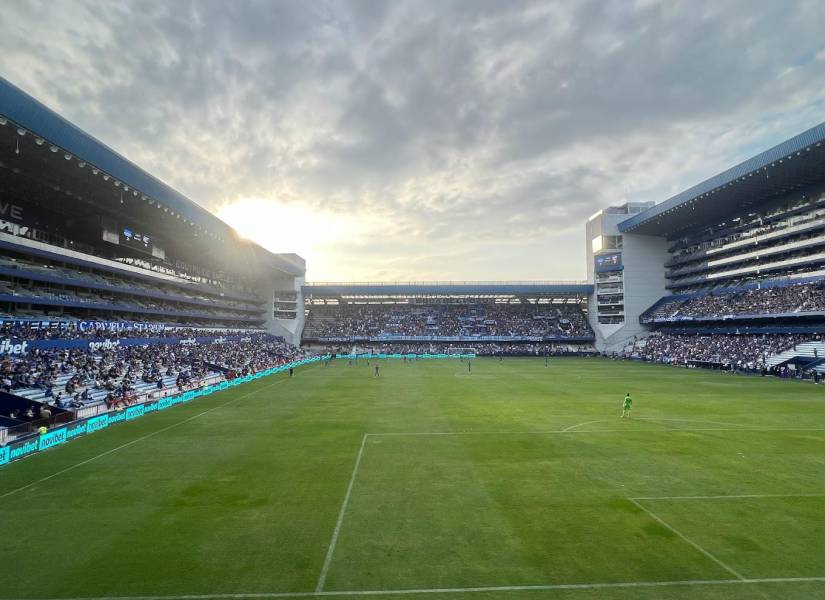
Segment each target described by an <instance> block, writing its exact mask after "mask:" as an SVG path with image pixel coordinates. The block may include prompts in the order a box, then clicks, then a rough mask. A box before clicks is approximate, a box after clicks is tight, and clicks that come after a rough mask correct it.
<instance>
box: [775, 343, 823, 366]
mask: <svg viewBox="0 0 825 600" xmlns="http://www.w3.org/2000/svg"><path fill="white" fill-rule="evenodd" d="M766 362H767V364H768V367H771V368H773V367H782V366H785V365H795V366H796V367H797V368H800V369H802V370H803V371H808V370H811V369H814V370H816V371H818V372H819V373H825V342H804V343H802V344H797V345H796V346H795V347H793V348H788V349H787V350H785V351H783V352H780V353H778V354H774V355H773V356H771V357H768V359H767V361H766Z"/></svg>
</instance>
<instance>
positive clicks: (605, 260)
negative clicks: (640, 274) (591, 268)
mask: <svg viewBox="0 0 825 600" xmlns="http://www.w3.org/2000/svg"><path fill="white" fill-rule="evenodd" d="M620 264H622V254H621V252H616V253H613V254H599V255H598V256H596V268H599V267H614V266H618V265H620Z"/></svg>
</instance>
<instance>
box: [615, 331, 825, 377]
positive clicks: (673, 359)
mask: <svg viewBox="0 0 825 600" xmlns="http://www.w3.org/2000/svg"><path fill="white" fill-rule="evenodd" d="M814 339H817V338H816V337H815V336H813V335H811V334H760V335H754V334H747V335H735V334H730V335H721V334H715V335H688V334H668V333H661V332H659V333H654V334H652V335H650V336H648V337H646V338H644V339H642V340H637V341H635V342H634V343H633V344H632V345H631V346H629V347H628V348H626V349H625V350H624V351H623V352H622V353H621V354H620V356H621V357H622V358H635V359H641V360H645V361H650V362H658V363H663V364H670V365H679V366H688V365H700V364H701V363H706V364H708V365H714V366H721V367H723V368H726V369H733V370H742V371H754V372H756V371H762V370H765V369H767V359H768V358H769V357H770V356H773V355H774V354H778V353H779V352H782V351H784V350H788V349H789V348H793V347H794V346H796V345H797V344H801V343H803V342H807V341H812V340H814Z"/></svg>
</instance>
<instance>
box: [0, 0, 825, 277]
mask: <svg viewBox="0 0 825 600" xmlns="http://www.w3.org/2000/svg"><path fill="white" fill-rule="evenodd" d="M823 23H825V2H822V1H821V0H811V1H806V0H798V1H795V0H788V1H786V2H776V1H774V0H730V1H725V0H713V1H707V2H706V1H703V0H684V1H683V0H666V1H663V2H658V1H655V0H635V1H634V0H615V1H611V0H597V1H589V0H568V1H565V2H552V1H543V2H531V1H522V0H465V1H449V0H409V1H408V0H387V1H384V2H382V1H377V0H360V1H356V0H351V1H323V0H318V1H313V2H297V1H293V0H290V1H283V2H280V1H279V2H275V1H267V2H252V1H249V2H247V1H241V0H232V1H227V2H216V1H212V0H198V1H195V2H189V1H185V0H169V1H166V2H155V1H145V0H135V1H132V2H119V1H116V0H99V1H96V0H89V1H85V2H74V1H69V0H60V1H59V2H55V1H53V0H45V1H28V0H15V1H13V2H12V1H7V2H4V3H3V6H2V11H0V31H2V32H3V35H2V36H0V75H2V76H3V77H5V78H7V79H9V80H10V81H11V82H12V83H14V84H15V85H18V86H19V87H21V88H22V89H24V90H25V91H27V92H28V93H30V94H32V95H33V96H35V97H36V98H38V99H39V100H41V101H42V102H44V103H46V104H47V105H48V106H49V107H51V108H53V109H54V110H56V111H57V112H59V113H60V114H62V115H63V116H65V117H66V118H68V119H69V120H71V121H72V122H74V123H75V124H77V125H78V126H79V127H81V128H82V129H84V130H86V131H88V132H89V133H91V134H92V135H94V136H96V137H97V138H99V139H100V140H102V141H103V142H105V143H106V144H108V145H109V146H111V147H112V148H114V149H116V150H117V151H119V152H120V153H122V154H123V155H125V156H126V157H127V158H129V159H130V160H132V161H133V162H135V163H137V164H138V165H140V166H141V167H143V168H144V169H146V170H147V171H149V172H150V173H152V174H153V175H155V176H157V177H159V178H160V179H162V180H163V181H165V182H167V183H169V184H170V185H171V186H173V187H174V188H176V189H177V190H179V191H181V192H182V193H184V194H186V195H187V196H188V197H190V198H191V199H192V200H194V201H196V202H198V203H199V204H201V205H202V206H204V207H205V208H207V209H208V210H210V211H212V212H214V213H215V214H217V215H219V216H221V217H222V218H223V219H225V220H226V221H227V222H228V223H230V225H232V226H233V227H235V228H236V229H237V230H238V231H239V233H241V234H242V235H244V236H246V237H249V238H250V239H253V240H255V241H256V242H258V243H260V244H261V245H263V246H264V247H266V248H268V249H269V250H272V251H274V252H297V253H299V254H301V255H302V256H304V257H305V258H306V260H307V271H308V272H307V278H308V280H311V281H378V280H380V281H388V280H393V281H408V280H453V281H460V280H559V279H583V278H584V276H585V272H586V266H585V247H586V246H585V239H584V237H585V236H584V224H585V221H586V220H587V218H588V217H589V216H590V215H591V214H593V213H594V212H596V211H597V210H598V209H599V208H602V207H605V206H610V205H615V204H620V203H623V202H625V201H627V200H632V201H644V200H654V201H656V202H660V201H662V200H665V199H666V198H668V197H670V196H672V195H673V194H675V193H678V192H679V191H681V190H683V189H685V188H687V187H690V186H691V185H693V184H695V183H698V182H700V181H702V180H703V179H706V178H708V177H710V176H712V175H714V174H716V173H718V172H719V171H721V170H724V169H725V168H728V167H730V166H732V165H734V164H736V163H738V162H740V161H742V160H744V159H746V158H748V157H750V156H752V155H753V154H756V153H758V152H760V151H762V150H764V149H767V148H768V147H770V146H773V145H775V144H777V143H779V142H781V141H783V140H785V139H787V138H788V137H791V136H793V135H795V134H797V133H800V132H801V131H804V130H805V129H808V128H809V127H812V126H814V125H816V124H818V123H819V122H821V121H823V120H825V35H823V29H822V24H823Z"/></svg>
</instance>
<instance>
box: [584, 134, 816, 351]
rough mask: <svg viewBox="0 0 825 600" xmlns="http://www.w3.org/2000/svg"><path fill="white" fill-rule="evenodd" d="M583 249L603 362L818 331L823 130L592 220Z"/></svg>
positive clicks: (587, 226) (606, 211) (590, 304)
mask: <svg viewBox="0 0 825 600" xmlns="http://www.w3.org/2000/svg"><path fill="white" fill-rule="evenodd" d="M586 244H587V270H588V280H589V282H591V283H592V284H593V286H594V293H593V296H592V297H591V299H590V302H589V307H590V311H589V314H590V322H591V324H592V326H593V330H594V333H595V336H596V345H597V348H599V350H602V351H606V352H619V351H622V350H623V349H624V348H626V347H628V344H632V343H634V341H635V340H638V339H639V338H643V337H644V336H646V335H648V334H650V333H651V332H659V333H666V334H678V335H690V334H695V335H700V334H705V335H707V334H714V333H715V334H734V335H735V334H744V333H758V334H766V335H767V334H776V333H794V332H798V333H808V334H813V333H817V332H821V331H825V329H823V325H825V312H823V303H822V302H820V301H819V300H818V299H819V298H821V297H822V290H821V285H822V281H823V278H825V123H823V124H820V125H817V126H816V127H813V128H811V129H809V130H807V131H805V132H803V133H801V134H799V135H797V136H795V137H793V138H791V139H789V140H787V141H785V142H783V143H781V144H779V145H777V146H774V147H773V148H770V149H769V150H766V151H765V152H762V153H760V154H758V155H756V156H754V157H753V158H750V159H748V160H746V161H744V162H742V163H741V164H738V165H736V166H734V167H732V168H730V169H728V170H726V171H724V172H722V173H719V174H718V175H716V176H714V177H711V178H710V179H708V180H706V181H703V182H701V183H699V184H697V185H695V186H693V187H691V188H689V189H687V190H685V191H684V192H682V193H680V194H677V195H676V196H673V197H672V198H669V199H667V200H665V201H664V202H661V203H659V204H655V205H654V204H653V203H648V204H641V203H636V204H634V203H628V204H625V205H622V206H616V207H610V208H606V209H604V210H601V211H599V212H598V213H596V214H595V215H593V216H592V217H591V218H590V219H589V221H588V222H587V224H586ZM815 354H817V353H815Z"/></svg>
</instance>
